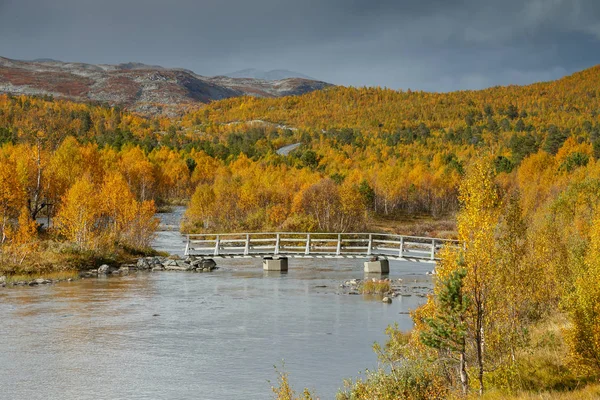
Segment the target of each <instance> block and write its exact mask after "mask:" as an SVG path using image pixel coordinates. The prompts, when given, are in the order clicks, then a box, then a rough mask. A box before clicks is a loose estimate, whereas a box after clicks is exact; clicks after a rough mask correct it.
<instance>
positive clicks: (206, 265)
mask: <svg viewBox="0 0 600 400" xmlns="http://www.w3.org/2000/svg"><path fill="white" fill-rule="evenodd" d="M202 268H203V269H205V270H209V271H212V270H213V269H216V268H217V263H216V262H215V260H213V259H212V258H206V259H204V260H202Z"/></svg>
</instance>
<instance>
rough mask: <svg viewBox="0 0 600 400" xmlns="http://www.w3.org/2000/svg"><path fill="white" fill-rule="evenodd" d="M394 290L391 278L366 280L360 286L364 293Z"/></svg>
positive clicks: (380, 292) (384, 292)
mask: <svg viewBox="0 0 600 400" xmlns="http://www.w3.org/2000/svg"><path fill="white" fill-rule="evenodd" d="M391 291H392V284H391V283H390V281H389V280H386V279H382V280H366V281H364V282H363V283H362V285H361V287H360V292H361V293H362V294H386V293H389V292H391Z"/></svg>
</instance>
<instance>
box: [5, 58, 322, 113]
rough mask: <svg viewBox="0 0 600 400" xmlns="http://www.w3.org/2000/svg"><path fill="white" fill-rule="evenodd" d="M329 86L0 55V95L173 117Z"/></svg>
mask: <svg viewBox="0 0 600 400" xmlns="http://www.w3.org/2000/svg"><path fill="white" fill-rule="evenodd" d="M328 86H331V85H330V84H329V83H326V82H320V81H315V80H310V79H306V78H285V79H279V80H262V79H255V78H231V77H226V76H216V77H205V76H201V75H197V74H195V73H194V72H192V71H189V70H185V69H171V68H163V67H160V66H154V65H145V64H140V63H124V64H118V65H106V64H84V63H71V62H62V61H56V60H51V59H43V60H37V61H18V60H11V59H8V58H3V57H0V93H2V92H4V93H12V94H26V95H51V96H54V97H60V98H66V99H69V100H75V101H99V102H106V103H108V104H111V105H123V106H125V107H127V108H129V109H131V110H133V111H137V112H141V113H146V114H155V113H161V112H169V113H172V112H173V110H174V109H176V108H177V107H178V106H182V105H190V104H195V103H208V102H211V101H213V100H221V99H226V98H230V97H238V96H244V95H249V96H256V97H281V96H288V95H299V94H303V93H307V92H311V91H314V90H320V89H323V88H326V87H328Z"/></svg>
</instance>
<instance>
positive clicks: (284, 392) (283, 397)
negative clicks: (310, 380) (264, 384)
mask: <svg viewBox="0 0 600 400" xmlns="http://www.w3.org/2000/svg"><path fill="white" fill-rule="evenodd" d="M275 372H277V384H278V385H277V386H271V390H272V391H273V394H274V399H275V400H313V399H314V400H319V399H318V398H315V397H313V396H312V394H311V393H310V391H309V390H308V389H304V391H303V392H302V396H301V397H297V396H296V393H295V392H294V391H293V390H292V387H291V386H290V382H289V379H288V373H287V372H284V371H280V370H279V369H277V368H275Z"/></svg>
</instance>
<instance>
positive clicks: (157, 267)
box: [152, 264, 165, 272]
mask: <svg viewBox="0 0 600 400" xmlns="http://www.w3.org/2000/svg"><path fill="white" fill-rule="evenodd" d="M164 270H165V267H163V266H162V264H160V265H157V266H155V267H154V268H152V272H154V271H164Z"/></svg>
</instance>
